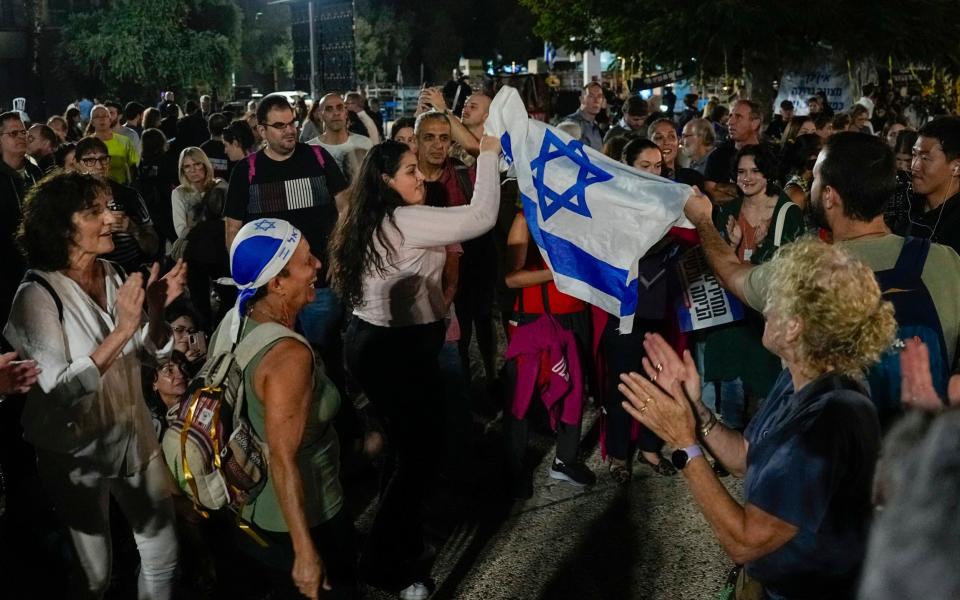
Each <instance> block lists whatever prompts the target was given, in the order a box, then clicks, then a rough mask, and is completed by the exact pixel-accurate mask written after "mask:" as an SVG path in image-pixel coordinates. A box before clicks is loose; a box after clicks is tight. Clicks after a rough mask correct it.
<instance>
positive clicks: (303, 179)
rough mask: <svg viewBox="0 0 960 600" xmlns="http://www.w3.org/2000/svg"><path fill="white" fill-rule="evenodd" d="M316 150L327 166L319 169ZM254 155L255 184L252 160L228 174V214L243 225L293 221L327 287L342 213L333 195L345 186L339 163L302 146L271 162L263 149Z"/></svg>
mask: <svg viewBox="0 0 960 600" xmlns="http://www.w3.org/2000/svg"><path fill="white" fill-rule="evenodd" d="M314 148H316V150H314ZM317 151H319V152H320V153H321V156H322V157H323V162H324V166H320V161H319V160H318V159H317V155H316V154H315V152H317ZM253 156H255V157H256V158H255V159H254V161H255V166H254V177H253V182H252V183H251V182H250V160H249V159H248V160H242V161H240V162H238V163H237V166H236V167H234V169H233V172H232V173H231V174H230V187H229V189H228V190H227V204H226V207H225V208H224V216H226V217H229V218H231V219H236V220H238V221H241V222H243V223H248V222H250V221H253V220H256V219H261V218H273V219H283V220H285V221H289V222H290V223H291V224H292V225H293V226H294V227H296V228H297V229H299V230H300V231H301V233H303V236H304V237H305V238H306V240H307V242H309V243H310V251H311V252H313V255H314V256H316V257H317V258H319V259H320V260H321V262H323V269H322V270H321V272H320V276H319V278H318V279H317V285H318V287H322V286H324V285H326V283H325V282H326V277H325V275H326V265H327V242H328V241H329V239H330V235H331V233H333V228H334V225H336V222H337V215H338V213H337V204H336V202H335V200H334V196H336V195H337V194H339V193H340V192H341V191H343V190H345V189H346V188H347V180H346V179H345V178H344V177H343V173H341V172H340V168H339V167H338V166H337V162H336V161H335V160H334V159H333V157H332V156H330V153H328V152H327V151H326V150H324V149H323V148H321V147H320V146H313V147H311V146H308V145H307V144H300V143H298V144H297V147H296V149H295V150H294V151H293V155H292V156H290V158H288V159H287V160H283V161H276V160H273V159H271V158H270V157H268V156H267V155H266V153H265V152H264V151H262V150H261V151H259V152H257V153H256V154H254V155H253Z"/></svg>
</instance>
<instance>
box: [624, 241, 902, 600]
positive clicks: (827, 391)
mask: <svg viewBox="0 0 960 600" xmlns="http://www.w3.org/2000/svg"><path fill="white" fill-rule="evenodd" d="M770 266H771V288H770V289H776V290H779V292H778V294H777V295H771V296H770V297H769V298H768V300H767V304H766V308H765V310H764V316H765V317H766V328H765V330H764V334H763V344H764V346H766V347H767V348H768V349H769V350H770V351H771V352H773V353H775V354H776V355H777V356H779V357H780V358H781V359H782V360H783V361H784V363H785V364H786V369H784V371H783V372H782V373H781V375H780V377H779V379H778V380H777V382H776V384H775V385H774V387H773V390H772V391H771V392H770V394H769V395H768V396H767V399H766V401H765V402H764V404H763V405H762V406H761V408H760V411H759V412H758V413H757V415H756V416H755V417H754V419H753V421H752V422H751V423H750V425H749V426H748V427H747V429H746V431H744V433H743V434H740V433H738V432H736V431H734V430H731V429H728V428H726V427H725V426H724V425H722V424H720V423H718V422H717V420H716V418H715V417H714V416H713V414H712V413H711V412H710V411H709V410H708V409H707V408H706V407H705V406H704V405H703V403H702V402H701V400H700V376H699V375H698V374H697V371H696V368H695V366H694V363H693V359H692V358H691V356H690V353H689V352H685V353H684V356H683V358H682V359H681V358H680V357H679V356H677V355H676V353H674V352H673V350H672V349H671V348H670V346H669V345H668V344H667V343H666V342H664V340H663V339H662V338H660V337H659V336H648V337H647V339H646V340H645V341H644V347H645V349H646V350H647V356H648V358H645V359H644V369H645V371H646V373H647V375H648V377H649V379H647V378H644V377H642V376H640V375H639V374H637V373H624V374H623V375H621V380H622V382H623V383H622V385H621V386H620V389H621V391H622V392H623V394H624V395H625V396H626V397H627V399H628V400H629V402H624V408H626V409H627V411H628V412H630V414H631V415H632V416H633V417H634V418H635V419H637V420H638V421H640V422H641V423H643V425H645V426H646V427H648V428H650V429H651V430H652V431H654V432H655V433H656V434H657V435H658V436H660V437H661V438H662V439H664V440H665V441H666V442H667V443H668V444H670V445H671V446H673V447H674V448H677V450H676V451H675V452H674V453H673V457H672V460H673V462H674V466H675V467H676V468H677V469H680V470H681V471H682V473H683V475H684V478H685V479H686V480H687V483H688V484H689V486H690V489H691V492H692V495H693V498H694V500H695V501H696V503H697V505H698V506H699V508H700V510H701V511H702V512H703V514H704V516H705V517H706V519H707V521H708V522H709V523H710V526H711V528H712V529H713V530H714V532H715V533H716V535H717V538H718V540H719V542H720V545H721V546H722V547H723V549H724V550H725V551H726V552H727V554H728V555H730V557H731V558H732V559H733V560H734V561H735V562H736V563H737V564H740V565H745V567H744V572H743V573H742V577H743V579H744V582H749V583H750V584H751V585H753V586H754V587H755V588H759V587H760V586H762V588H763V591H762V592H760V593H762V594H763V595H762V596H760V597H764V598H772V599H790V598H824V599H833V598H853V597H854V594H855V591H856V583H857V578H858V574H859V571H860V567H861V564H862V562H863V557H864V554H865V548H866V541H867V532H868V528H869V523H870V516H871V513H872V507H871V484H872V481H873V472H874V467H875V464H876V460H877V457H878V455H879V451H880V425H879V422H878V419H877V413H876V409H875V408H874V405H873V403H872V402H871V401H870V399H869V397H868V396H867V392H866V390H865V389H864V388H863V387H862V384H861V383H860V382H861V381H862V374H863V371H864V370H865V369H866V368H867V367H868V366H870V365H871V364H872V363H874V362H876V361H877V360H878V358H879V356H880V353H881V352H882V351H884V350H885V349H886V348H888V347H890V345H891V344H892V342H893V340H894V332H895V330H896V324H895V322H894V318H893V307H892V305H891V304H890V303H889V302H887V301H885V300H883V298H882V296H881V294H880V289H879V287H878V285H877V282H876V280H875V278H874V275H873V272H872V271H871V270H870V269H869V268H868V267H867V266H866V265H864V264H863V263H861V262H859V261H858V260H856V259H855V258H853V257H852V256H850V255H849V254H848V253H847V252H846V251H844V250H843V249H842V248H839V247H837V246H830V245H827V244H824V243H822V242H820V241H817V240H815V239H802V240H799V241H797V242H794V243H792V244H788V245H787V246H784V247H783V248H782V249H781V250H779V251H778V253H777V255H776V257H775V258H774V260H773V261H772V262H771V265H770ZM701 445H702V446H704V447H706V448H707V449H708V450H709V451H710V453H711V454H713V455H714V456H715V457H716V458H717V460H718V461H719V462H721V463H722V464H723V466H724V467H726V468H727V469H728V470H729V471H731V472H732V473H734V474H736V475H738V476H744V477H745V482H744V486H743V488H744V501H745V504H743V505H741V504H740V503H739V502H737V500H735V499H734V498H733V497H732V496H731V495H730V494H729V492H727V490H726V488H725V487H724V486H723V484H721V483H720V481H719V480H718V479H717V476H716V475H715V474H714V472H713V470H712V469H711V467H710V464H709V463H708V462H707V461H706V460H705V458H704V455H703V451H702V449H701ZM758 592H759V590H758Z"/></svg>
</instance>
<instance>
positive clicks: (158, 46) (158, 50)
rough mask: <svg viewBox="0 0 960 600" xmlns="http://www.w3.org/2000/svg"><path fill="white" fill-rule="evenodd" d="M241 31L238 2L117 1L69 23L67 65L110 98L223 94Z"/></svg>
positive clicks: (65, 41) (64, 53)
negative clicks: (136, 92) (187, 91)
mask: <svg viewBox="0 0 960 600" xmlns="http://www.w3.org/2000/svg"><path fill="white" fill-rule="evenodd" d="M239 24H240V14H239V10H238V9H237V7H236V5H235V4H234V2H233V0H149V1H148V2H144V1H141V0H113V1H112V2H110V3H109V4H108V5H107V6H106V7H104V8H101V9H99V10H96V11H93V12H88V13H78V14H74V15H72V16H71V17H70V18H69V19H68V21H67V24H66V26H65V27H64V29H63V45H62V52H61V62H62V63H63V66H65V67H66V68H67V69H74V70H76V71H77V72H78V75H79V76H81V77H87V78H92V79H94V80H96V81H99V82H100V83H101V87H102V89H103V90H105V91H106V92H108V93H116V91H117V90H119V89H140V90H142V91H143V92H148V91H155V90H158V89H171V88H191V87H195V88H197V89H200V90H207V91H210V90H213V89H217V90H222V89H224V88H225V87H226V86H227V84H228V83H229V77H230V73H231V72H232V71H233V68H234V65H235V62H236V57H237V45H238V40H239V38H240V34H239Z"/></svg>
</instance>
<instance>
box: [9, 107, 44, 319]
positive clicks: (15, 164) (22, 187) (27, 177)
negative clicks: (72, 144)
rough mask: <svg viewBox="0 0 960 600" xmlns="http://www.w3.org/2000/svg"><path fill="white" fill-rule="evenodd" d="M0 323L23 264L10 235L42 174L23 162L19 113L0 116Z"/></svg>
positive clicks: (24, 151)
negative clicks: (31, 189)
mask: <svg viewBox="0 0 960 600" xmlns="http://www.w3.org/2000/svg"><path fill="white" fill-rule="evenodd" d="M0 149H2V160H0V257H2V258H0V265H2V266H0V323H6V321H7V314H8V313H9V312H10V303H11V302H13V295H14V294H15V293H16V291H17V285H19V283H20V280H21V279H22V278H23V274H24V272H26V265H25V264H24V262H23V258H22V256H21V254H20V251H19V250H18V249H17V247H16V244H15V243H14V239H13V238H14V235H15V234H16V232H17V228H18V227H19V226H20V221H21V220H22V218H23V202H24V200H25V199H26V195H27V191H29V190H30V188H31V187H33V184H35V183H36V182H37V181H39V180H40V178H41V177H43V172H42V171H41V170H40V169H39V168H38V167H37V166H36V165H35V164H33V163H32V162H31V161H30V160H28V159H27V129H26V127H24V126H23V121H22V120H21V119H20V113H18V112H16V111H10V112H6V113H3V114H0Z"/></svg>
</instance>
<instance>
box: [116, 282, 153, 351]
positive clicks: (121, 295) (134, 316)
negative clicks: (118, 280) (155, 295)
mask: <svg viewBox="0 0 960 600" xmlns="http://www.w3.org/2000/svg"><path fill="white" fill-rule="evenodd" d="M145 298H146V293H145V292H144V291H143V274H142V273H133V274H132V275H130V276H129V277H127V280H126V281H125V282H123V285H122V286H120V289H119V290H117V330H118V331H122V332H123V333H124V334H125V335H126V336H127V337H128V338H129V337H132V336H133V334H134V333H136V331H137V329H139V328H140V325H141V323H142V322H143V301H144V299H145Z"/></svg>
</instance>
